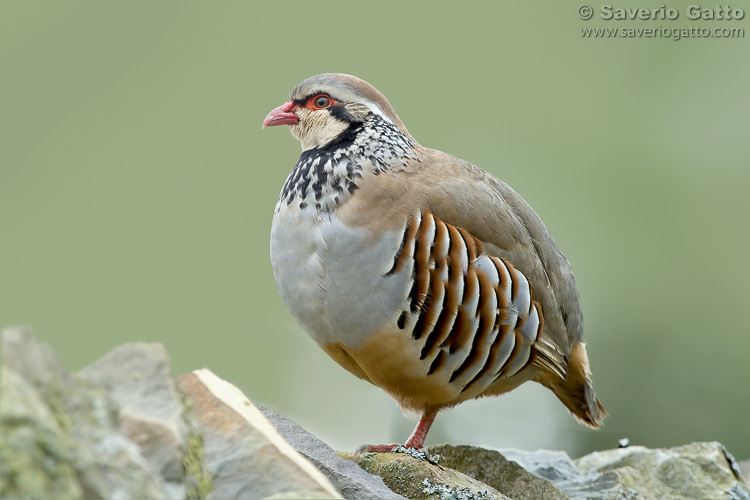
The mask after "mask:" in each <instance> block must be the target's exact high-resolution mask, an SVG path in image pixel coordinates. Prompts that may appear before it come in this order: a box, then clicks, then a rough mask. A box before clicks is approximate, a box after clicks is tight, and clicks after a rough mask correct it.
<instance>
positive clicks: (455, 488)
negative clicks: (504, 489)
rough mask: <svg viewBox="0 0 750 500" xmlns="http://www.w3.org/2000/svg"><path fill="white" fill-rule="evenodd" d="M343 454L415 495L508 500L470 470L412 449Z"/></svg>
mask: <svg viewBox="0 0 750 500" xmlns="http://www.w3.org/2000/svg"><path fill="white" fill-rule="evenodd" d="M339 456H341V457H342V458H345V459H347V460H351V461H352V462H355V463H356V464H357V465H359V466H360V467H362V468H363V469H364V470H366V471H367V472H369V473H370V474H375V475H377V476H380V477H382V478H383V482H385V484H386V485H387V486H388V487H389V488H390V489H391V490H393V491H395V492H396V493H398V494H400V495H403V496H405V497H407V498H412V499H431V500H444V499H451V498H452V499H460V500H491V499H497V500H508V499H509V497H507V496H506V495H504V494H502V493H501V492H499V491H497V490H496V489H495V488H493V487H491V486H489V485H487V484H485V483H483V482H481V481H478V480H477V479H474V478H472V477H469V476H468V475H466V474H463V473H461V472H458V471H456V470H453V469H450V468H448V467H442V466H440V465H437V464H435V463H434V461H430V460H425V459H419V458H416V457H415V456H414V455H412V454H409V453H345V452H339Z"/></svg>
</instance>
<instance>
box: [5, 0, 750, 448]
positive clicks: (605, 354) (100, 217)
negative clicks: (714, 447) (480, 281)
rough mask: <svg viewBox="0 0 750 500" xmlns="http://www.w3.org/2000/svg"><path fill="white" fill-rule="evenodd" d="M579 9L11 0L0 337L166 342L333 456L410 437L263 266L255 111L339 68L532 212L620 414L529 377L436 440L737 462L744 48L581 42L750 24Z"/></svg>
mask: <svg viewBox="0 0 750 500" xmlns="http://www.w3.org/2000/svg"><path fill="white" fill-rule="evenodd" d="M578 5H579V4H577V3H575V2H520V1H517V2H505V3H500V2H485V3H474V2H461V3H460V4H458V3H451V4H442V5H441V4H438V3H433V2H422V3H406V2H398V3H397V2H392V3H386V2H378V3H374V2H367V3H364V2H357V3H355V2H340V3H330V2H314V3H312V2H310V3H306V2H305V3H303V2H275V3H273V4H271V3H259V2H249V1H247V2H238V1H222V2H194V1H185V2H166V1H165V2H151V1H148V2H146V1H130V2H121V3H115V2H93V1H86V2H82V1H65V2H49V3H42V2H20V1H18V2H16V1H13V2H9V1H3V2H2V3H0V9H1V12H0V63H1V68H2V69H1V70H0V71H2V77H1V78H0V86H1V89H2V93H1V94H0V99H1V100H0V105H1V106H2V107H1V108H0V127H1V129H0V141H1V144H0V146H1V147H0V266H1V267H0V325H2V326H9V325H14V324H27V325H31V326H33V327H34V329H35V330H36V332H37V336H38V337H39V338H40V339H41V340H43V341H45V342H48V343H50V344H52V346H53V347H54V348H55V349H56V350H57V352H58V353H59V354H60V355H61V357H62V358H63V360H64V362H65V363H66V365H67V366H68V367H69V368H70V369H71V370H78V369H80V368H82V367H84V366H86V365H87V364H88V363H90V362H92V361H94V360H95V359H96V358H98V357H99V356H102V355H103V354H105V353H106V352H108V351H109V350H110V349H112V348H114V347H115V346H117V345H119V344H121V343H124V342H128V341H146V342H161V343H164V344H165V345H166V346H167V348H168V349H169V352H170V354H171V356H172V362H173V371H174V372H175V374H179V373H184V372H187V371H190V370H192V369H196V368H201V367H208V368H210V369H212V370H213V371H214V372H216V373H217V374H218V375H219V376H221V377H223V378H225V379H227V380H229V381H231V382H232V383H234V384H235V385H237V386H238V387H239V388H240V389H242V390H243V391H244V392H245V393H246V394H247V395H248V397H250V398H251V399H253V400H254V401H256V402H260V403H264V404H268V405H271V406H273V407H275V408H277V409H278V410H281V411H283V412H285V413H286V414H288V415H289V416H291V417H292V418H294V419H296V420H297V421H298V422H300V423H301V424H303V425H304V426H305V427H306V428H308V429H309V430H310V431H312V432H314V433H316V434H317V435H319V436H320V437H322V438H323V439H324V440H326V441H328V442H329V443H330V444H331V445H332V446H334V447H336V448H339V449H344V450H352V449H354V448H356V447H357V446H359V445H360V444H363V443H365V442H369V443H375V442H393V441H400V440H403V439H405V437H406V436H407V435H408V433H409V432H410V430H411V427H412V425H413V422H412V421H410V420H408V419H406V418H404V417H403V416H402V415H401V413H400V411H399V410H398V408H397V406H396V405H395V404H394V403H393V402H392V401H390V400H389V399H388V397H386V396H385V395H384V394H383V393H381V392H380V391H379V390H378V389H376V388H374V387H372V386H369V385H368V384H366V383H364V382H362V381H360V380H358V379H356V378H355V377H353V376H351V375H350V374H348V373H347V372H345V371H344V370H343V369H341V368H339V367H338V366H337V365H336V364H335V363H334V362H333V361H331V360H329V359H328V358H327V356H326V355H325V354H324V353H323V352H322V351H321V350H320V349H318V348H317V347H316V346H315V345H314V344H313V342H312V341H311V340H310V339H309V338H308V337H307V335H305V334H304V333H303V331H302V330H301V329H300V328H299V327H298V326H297V324H296V323H295V321H294V319H293V318H292V317H291V315H290V314H289V313H288V312H287V310H286V309H285V307H284V305H283V303H282V302H281V299H280V298H279V296H278V293H277V291H276V287H275V284H274V280H273V276H272V273H271V267H270V263H269V257H268V239H269V231H270V224H271V216H272V212H273V207H274V204H275V202H276V198H277V196H278V192H279V190H280V188H281V185H282V183H283V182H284V180H285V178H286V176H287V174H288V173H289V171H290V170H291V168H292V167H293V165H294V163H295V161H296V158H297V156H298V154H299V145H298V143H297V141H296V140H295V139H294V138H293V137H292V136H291V135H290V134H289V133H288V132H287V131H286V130H285V129H284V128H281V127H280V128H273V129H267V130H264V131H261V127H260V125H261V122H262V120H263V118H264V117H265V115H266V113H267V112H268V111H269V110H271V109H272V108H274V107H276V106H278V105H280V104H282V103H283V102H284V101H285V100H286V98H287V95H288V93H289V91H290V90H291V88H292V87H293V86H294V85H295V84H297V83H298V82H300V81H301V80H303V79H304V78H306V77H308V76H311V75H313V74H317V73H323V72H345V73H352V74H355V75H358V76H360V77H362V78H364V79H366V80H368V81H369V82H371V83H372V84H374V85H375V86H376V87H378V88H379V89H380V90H381V91H382V92H383V93H384V94H385V95H386V96H387V97H388V98H389V100H390V101H391V103H392V104H393V105H394V107H395V108H396V110H397V111H398V113H399V115H400V116H401V118H402V119H403V121H404V122H405V123H406V125H407V126H408V128H409V130H410V131H411V132H412V134H413V135H414V136H415V137H416V138H417V140H419V141H420V142H421V143H422V144H424V145H427V146H431V147H435V148H438V149H442V150H444V151H447V152H450V153H452V154H454V155H456V156H459V157H462V158H465V159H467V160H469V161H471V162H473V163H475V164H477V165H479V166H481V167H483V168H484V169H486V170H489V171H490V172H492V173H493V174H495V175H496V176H498V177H500V178H502V179H503V180H505V181H506V182H508V183H509V184H510V185H511V186H513V187H514V188H515V189H516V190H517V191H519V192H520V193H521V194H522V195H523V196H524V197H525V198H526V200H527V201H529V203H530V204H531V205H532V206H533V207H534V208H535V209H536V211H537V212H538V213H539V214H540V215H541V217H542V218H543V219H544V221H545V222H546V224H547V226H548V228H549V230H550V231H551V233H552V234H553V235H554V237H555V238H556V241H557V243H558V244H559V246H560V247H561V248H562V250H563V251H564V253H565V254H566V256H567V257H568V259H569V260H570V261H571V263H572V265H573V269H574V271H575V273H576V277H577V279H578V284H579V288H580V291H581V296H582V301H583V308H584V315H585V318H586V322H585V325H586V329H585V331H586V334H585V338H586V340H587V342H588V350H589V355H590V358H591V365H592V369H593V371H594V380H595V385H596V388H597V392H598V393H599V395H600V397H601V399H602V401H603V402H604V403H605V405H606V406H607V409H608V410H609V412H610V414H611V416H610V418H609V419H608V420H607V422H606V427H605V428H604V429H603V430H601V431H590V430H587V429H585V428H583V427H582V426H580V425H577V424H576V423H575V422H574V421H573V420H572V419H571V418H569V417H568V415H567V414H566V412H565V410H564V408H563V406H562V405H561V404H559V403H558V402H557V401H556V400H555V398H554V396H552V394H551V393H549V392H547V391H546V390H544V389H542V388H541V387H538V386H535V385H533V384H527V385H525V386H523V387H522V388H521V389H519V390H517V391H515V392H513V393H512V394H510V395H507V396H504V397H502V398H494V399H485V400H481V401H473V402H469V403H466V404H464V405H461V406H460V407H457V408H455V409H453V410H450V411H448V412H445V413H444V414H443V415H441V417H440V418H439V419H438V420H437V422H436V424H435V427H434V428H433V431H432V432H431V434H430V437H429V439H428V444H430V443H432V444H436V443H439V442H444V441H450V442H453V443H456V444H459V443H460V444H475V445H490V446H497V447H518V448H522V449H536V448H539V447H544V448H558V449H564V450H567V451H569V452H570V453H571V454H572V455H574V456H578V455H581V454H583V453H586V452H588V451H591V450H594V449H601V448H609V447H613V446H616V444H617V440H618V439H619V438H623V437H627V438H629V439H630V441H631V442H632V443H634V444H644V445H648V446H672V445H680V444H684V443H687V442H691V441H697V440H719V441H721V442H723V443H724V444H725V445H726V446H727V447H728V448H729V449H730V451H732V452H734V453H735V455H737V457H738V458H750V424H748V422H749V421H750V418H748V415H750V390H749V389H748V385H749V383H750V362H749V359H748V358H749V356H748V352H749V351H750V335H749V331H750V327H749V326H748V320H747V318H746V317H745V314H744V312H743V311H745V310H746V308H747V307H748V302H749V300H750V292H748V284H747V281H748V278H750V272H749V271H750V269H749V266H748V258H747V253H748V246H749V244H750V231H748V228H749V227H750V225H749V224H748V216H750V201H748V199H749V198H748V187H750V158H749V157H748V150H749V149H750V146H748V143H749V141H748V135H749V134H748V132H749V131H750V90H749V89H750V85H749V84H748V80H749V79H750V50H749V49H750V46H749V45H750V41H749V40H748V37H750V34H748V35H747V37H743V38H728V39H705V38H703V39H683V40H680V41H673V40H670V39H665V38H651V39H589V38H584V37H582V36H581V28H587V27H657V26H659V25H664V26H669V27H676V26H693V25H696V26H704V27H709V28H713V27H716V26H728V27H743V28H744V29H746V30H747V29H748V28H750V23H748V21H747V18H746V19H743V20H740V21H732V22H729V21H721V22H720V21H713V22H711V21H688V20H686V19H684V14H682V15H681V19H680V20H678V21H628V22H624V21H623V22H620V23H619V24H614V22H609V23H608V22H605V21H602V20H591V21H583V20H581V19H580V18H579V17H578V13H577V11H578ZM600 5H601V4H592V6H593V7H594V9H595V11H598V9H599V6H600ZM618 5H622V6H629V7H648V6H649V5H645V4H644V2H641V3H634V2H624V3H622V4H618ZM712 6H713V5H712ZM677 7H678V8H681V7H680V5H677ZM748 17H750V16H748Z"/></svg>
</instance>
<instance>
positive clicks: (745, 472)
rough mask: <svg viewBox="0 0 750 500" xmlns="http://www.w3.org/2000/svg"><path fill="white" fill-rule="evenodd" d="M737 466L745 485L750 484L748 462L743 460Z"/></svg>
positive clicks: (749, 465) (749, 464) (749, 466)
mask: <svg viewBox="0 0 750 500" xmlns="http://www.w3.org/2000/svg"><path fill="white" fill-rule="evenodd" d="M737 465H738V466H739V468H740V473H741V474H742V478H743V479H744V480H745V484H750V460H743V461H742V462H740V463H739V464H737Z"/></svg>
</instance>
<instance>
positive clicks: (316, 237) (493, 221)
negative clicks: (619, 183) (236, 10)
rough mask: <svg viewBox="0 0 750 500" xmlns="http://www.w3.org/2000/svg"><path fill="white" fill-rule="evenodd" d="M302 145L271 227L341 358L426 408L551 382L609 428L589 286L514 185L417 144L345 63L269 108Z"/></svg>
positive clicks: (412, 444) (283, 273)
mask: <svg viewBox="0 0 750 500" xmlns="http://www.w3.org/2000/svg"><path fill="white" fill-rule="evenodd" d="M280 125H287V126H288V127H289V130H290V131H291V133H292V135H293V136H294V137H296V138H297V139H298V140H299V142H300V144H301V147H302V152H301V154H300V157H299V159H298V160H297V163H296V164H295V166H294V168H293V169H292V171H291V173H290V174H289V176H288V177H287V179H286V181H285V182H284V184H283V187H282V189H281V193H280V195H279V198H278V202H277V204H276V207H275V209H274V214H273V221H272V225H271V238H270V256H271V265H272V268H273V274H274V278H275V281H276V285H277V288H278V290H279V293H280V295H281V298H282V299H283V301H284V303H285V304H286V306H287V307H288V309H289V310H290V311H291V314H292V315H293V316H294V317H295V318H296V320H297V321H298V322H299V323H300V325H301V326H302V327H303V329H304V330H305V331H306V332H307V333H308V334H309V335H310V336H311V337H312V339H313V340H314V341H315V342H316V343H317V344H318V345H319V346H320V347H321V348H322V349H323V350H324V351H325V352H326V353H327V354H328V355H329V356H330V357H331V358H333V360H335V361H336V362H337V363H338V364H339V365H341V366H342V367H343V368H345V369H346V370H347V371H349V372H351V373H352V374H353V375H355V376H357V377H359V378H361V379H364V380H366V381H367V382H370V383H372V384H374V385H375V386H377V387H379V388H381V389H383V390H384V391H385V392H386V393H388V394H389V395H390V396H392V397H393V398H394V399H395V400H396V402H397V403H398V404H399V405H400V406H401V408H402V410H403V411H404V412H405V413H406V414H415V415H417V416H418V417H419V420H418V423H417V425H416V427H415V428H414V431H413V432H412V434H411V435H410V436H409V437H408V439H407V440H406V441H405V442H404V443H403V445H399V444H384V445H374V444H373V445H364V446H362V447H360V448H359V450H358V451H360V452H362V451H371V452H390V451H393V450H395V449H396V447H397V446H403V447H404V448H405V449H407V450H408V449H415V450H422V449H424V448H425V446H424V444H425V439H426V436H427V432H428V431H429V429H430V426H431V425H432V423H433V421H434V420H435V417H436V415H437V414H438V412H440V411H441V410H444V409H448V408H451V407H453V406H456V405H457V404H459V403H462V402H464V401H467V400H471V399H475V398H480V397H485V396H497V395H501V394H504V393H507V392H509V391H511V390H513V389H515V388H517V387H518V386H520V385H521V384H523V383H524V382H527V381H534V382H537V383H539V384H541V385H543V386H544V387H547V388H549V389H550V390H551V391H552V392H553V393H554V394H555V396H557V398H558V399H559V400H560V401H561V402H562V403H563V405H565V407H566V408H567V410H568V411H569V412H570V414H571V415H572V416H573V417H574V418H575V419H576V420H578V421H579V422H581V423H583V424H585V425H587V426H589V427H591V428H599V427H600V426H601V425H602V421H603V420H604V417H605V416H606V414H607V412H606V410H605V409H604V406H603V405H602V404H601V402H600V401H599V399H598V398H597V396H596V394H595V391H594V388H593V385H592V381H591V371H590V369H589V361H588V355H587V353H586V347H585V344H584V343H583V341H582V335H583V317H582V312H581V305H580V299H579V293H578V288H577V286H576V282H575V278H574V276H573V272H572V270H571V266H570V264H569V262H568V260H567V259H566V258H565V257H564V256H563V254H562V252H561V251H560V249H559V248H558V246H557V245H556V244H555V241H554V240H553V239H552V236H550V234H549V232H548V231H547V229H546V227H545V225H544V223H543V222H542V220H541V219H540V217H539V216H538V215H537V214H536V213H535V212H534V210H533V209H532V208H531V207H530V206H529V204H528V203H526V201H524V199H523V198H522V197H521V196H520V195H519V194H518V193H516V191H514V190H513V189H512V188H511V187H509V186H508V185H507V184H505V183H504V182H503V181H501V180H499V179H497V178H496V177H494V176H492V175H491V174H489V173H488V172H486V171H485V170H482V169H480V168H479V167H477V166H475V165H473V164H471V163H469V162H467V161H464V160H462V159H459V158H457V157H454V156H452V155H450V154H447V153H444V152H442V151H438V150H435V149H430V148H427V147H424V146H422V145H421V144H419V143H418V142H417V141H416V139H414V137H413V136H412V135H411V134H410V133H409V131H408V130H407V128H406V126H405V125H404V123H403V122H402V121H401V119H400V118H399V116H398V115H397V114H396V111H395V110H394V108H393V106H392V105H391V104H390V102H389V101H388V99H386V97H385V96H384V95H383V94H382V93H381V92H380V91H378V90H377V89H376V88H375V87H374V86H372V85H371V84H369V83H367V82H366V81H364V80H362V79H360V78H358V77H355V76H352V75H347V74H342V73H325V74H319V75H315V76H312V77H309V78H307V79H305V80H304V81H302V82H301V83H299V84H298V85H297V86H295V87H294V88H293V89H292V91H291V93H290V94H289V99H288V100H287V101H286V102H284V104H282V105H281V106H279V107H277V108H274V109H273V110H271V111H270V112H269V113H268V115H267V116H266V118H265V119H264V120H263V128H265V127H272V126H280Z"/></svg>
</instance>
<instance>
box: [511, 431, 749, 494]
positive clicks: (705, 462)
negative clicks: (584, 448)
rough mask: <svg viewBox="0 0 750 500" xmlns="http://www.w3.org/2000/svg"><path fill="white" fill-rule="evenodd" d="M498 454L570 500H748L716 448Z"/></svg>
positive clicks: (712, 445) (709, 445) (706, 445)
mask: <svg viewBox="0 0 750 500" xmlns="http://www.w3.org/2000/svg"><path fill="white" fill-rule="evenodd" d="M501 452H502V453H503V455H505V457H506V458H508V459H510V460H513V461H516V462H518V463H519V464H521V465H522V466H524V468H526V469H527V470H528V471H530V472H532V473H534V474H536V475H538V476H540V477H543V478H545V479H549V480H550V481H552V482H553V483H554V484H555V486H557V487H558V488H559V489H561V490H562V491H564V492H565V493H566V494H567V495H568V496H569V497H570V498H571V499H636V498H637V499H638V500H642V499H652V498H653V499H661V498H669V499H673V500H679V499H693V498H701V499H730V500H750V491H748V488H747V486H746V485H745V484H744V483H743V482H742V480H741V479H740V478H739V476H738V474H737V473H736V472H735V471H734V470H733V467H732V464H731V462H732V460H731V459H729V458H728V455H727V454H726V453H725V450H724V447H723V446H721V445H720V444H719V443H693V444H690V445H686V446H680V447H676V448H669V449H654V450H650V449H647V448H644V447H641V446H630V447H627V448H619V449H614V450H607V451H602V452H595V453H591V454H589V455H586V456H584V457H581V458H579V459H578V460H576V461H572V460H570V458H569V457H568V456H567V455H566V454H565V453H563V452H549V451H543V450H542V451H538V452H519V451H516V450H501Z"/></svg>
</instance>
